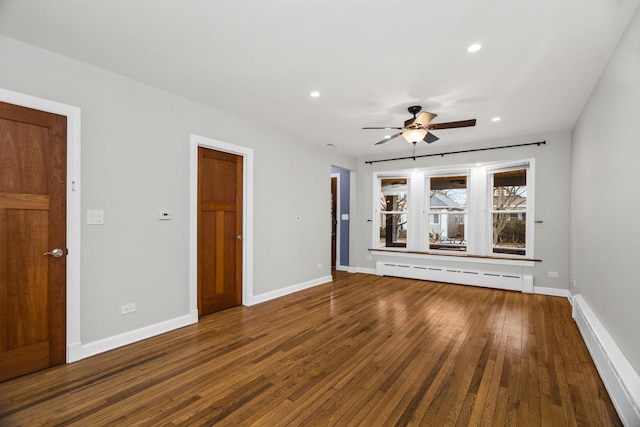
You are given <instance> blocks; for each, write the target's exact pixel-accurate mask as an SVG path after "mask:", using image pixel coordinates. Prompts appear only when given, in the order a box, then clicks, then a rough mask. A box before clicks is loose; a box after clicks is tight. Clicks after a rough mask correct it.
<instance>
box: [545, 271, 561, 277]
mask: <svg viewBox="0 0 640 427" xmlns="http://www.w3.org/2000/svg"><path fill="white" fill-rule="evenodd" d="M547 275H548V276H549V277H558V272H557V271H549V272H547Z"/></svg>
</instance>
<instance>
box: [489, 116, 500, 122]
mask: <svg viewBox="0 0 640 427" xmlns="http://www.w3.org/2000/svg"><path fill="white" fill-rule="evenodd" d="M500 120H502V117H494V118H492V119H491V121H492V122H499V121H500Z"/></svg>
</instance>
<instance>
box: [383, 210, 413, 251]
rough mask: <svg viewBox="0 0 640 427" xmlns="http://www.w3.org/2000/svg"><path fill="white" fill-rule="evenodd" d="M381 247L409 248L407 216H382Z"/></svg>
mask: <svg viewBox="0 0 640 427" xmlns="http://www.w3.org/2000/svg"><path fill="white" fill-rule="evenodd" d="M380 246H381V247H401V248H405V247H407V215H406V214H384V213H383V214H381V220H380Z"/></svg>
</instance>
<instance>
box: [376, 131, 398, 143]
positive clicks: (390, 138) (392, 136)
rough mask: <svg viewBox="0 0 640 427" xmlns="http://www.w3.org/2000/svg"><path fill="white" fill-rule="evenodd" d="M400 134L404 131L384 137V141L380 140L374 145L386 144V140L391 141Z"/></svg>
mask: <svg viewBox="0 0 640 427" xmlns="http://www.w3.org/2000/svg"><path fill="white" fill-rule="evenodd" d="M400 135H402V132H399V133H396V134H395V135H391V136H390V137H389V138H385V139H383V140H382V141H378V142H376V143H375V144H374V145H381V144H384V143H385V142H389V141H391V140H392V139H393V138H397V137H399V136H400Z"/></svg>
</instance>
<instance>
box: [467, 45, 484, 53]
mask: <svg viewBox="0 0 640 427" xmlns="http://www.w3.org/2000/svg"><path fill="white" fill-rule="evenodd" d="M480 49H482V45H481V44H478V43H474V44H472V45H471V46H469V47H468V48H467V52H469V53H473V52H477V51H479V50H480Z"/></svg>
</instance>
